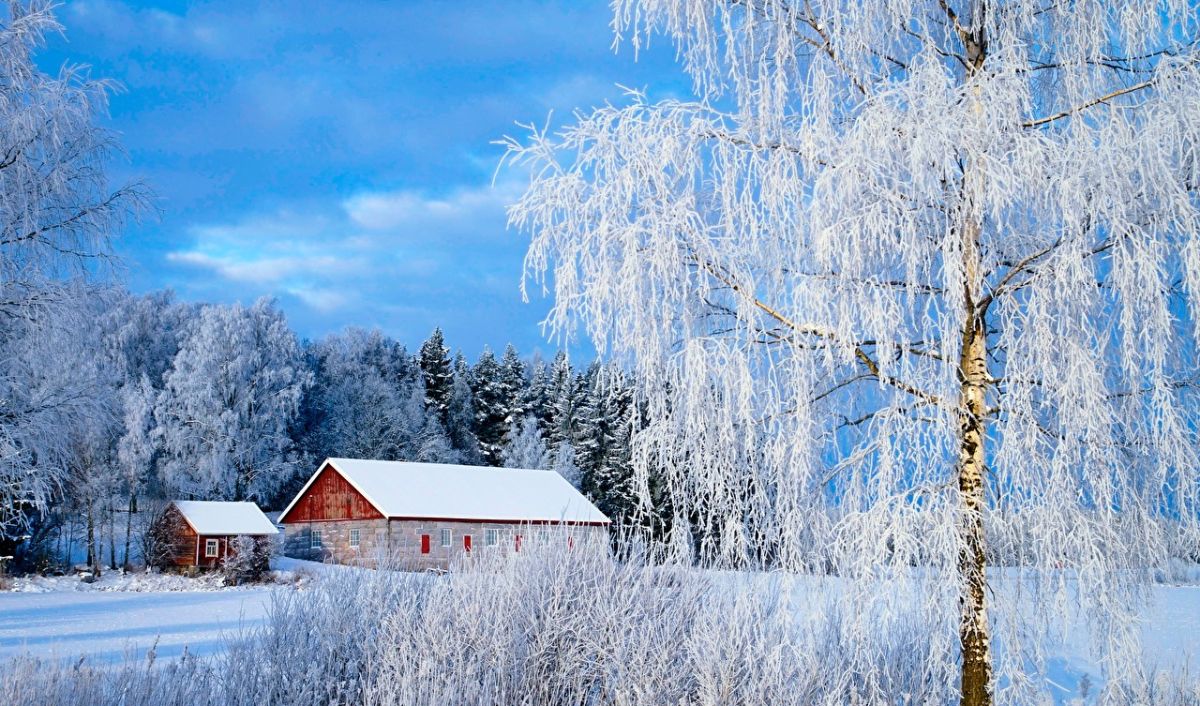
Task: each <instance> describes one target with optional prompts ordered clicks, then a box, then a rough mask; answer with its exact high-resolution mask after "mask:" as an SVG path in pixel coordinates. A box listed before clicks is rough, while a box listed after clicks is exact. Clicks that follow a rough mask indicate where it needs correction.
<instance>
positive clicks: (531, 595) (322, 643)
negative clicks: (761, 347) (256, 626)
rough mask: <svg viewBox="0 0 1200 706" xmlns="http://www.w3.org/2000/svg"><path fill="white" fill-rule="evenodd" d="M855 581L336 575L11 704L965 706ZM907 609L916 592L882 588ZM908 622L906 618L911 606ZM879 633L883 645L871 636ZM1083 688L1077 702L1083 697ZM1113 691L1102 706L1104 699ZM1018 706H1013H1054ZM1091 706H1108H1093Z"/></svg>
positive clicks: (28, 682)
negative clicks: (261, 620)
mask: <svg viewBox="0 0 1200 706" xmlns="http://www.w3.org/2000/svg"><path fill="white" fill-rule="evenodd" d="M843 582H844V579H842V578H838V577H827V576H797V575H789V574H782V573H734V572H713V571H702V570H698V569H695V568H693V567H690V566H685V565H681V564H672V563H664V562H661V561H658V560H656V558H655V557H652V556H649V555H647V554H646V553H644V552H639V551H638V550H636V549H634V550H631V551H630V552H629V560H627V561H625V560H623V561H616V560H614V559H613V558H612V557H611V556H610V555H609V554H608V552H607V551H605V550H604V549H603V548H593V549H587V550H584V549H582V548H577V549H576V550H575V551H572V552H562V551H559V550H552V549H544V548H538V547H533V546H530V547H529V549H528V550H523V551H522V552H521V554H519V555H515V556H510V557H508V558H504V557H502V556H500V555H489V554H487V553H485V552H478V553H477V554H476V556H474V557H472V558H470V559H469V560H468V562H467V563H463V564H460V565H459V566H457V567H455V570H454V571H453V572H451V573H449V574H447V575H444V576H432V575H426V574H411V573H402V572H391V571H380V572H372V571H356V570H336V571H332V572H330V573H329V574H328V575H324V576H323V578H322V579H321V580H320V581H318V582H316V583H315V584H313V585H312V587H311V588H310V589H307V590H298V591H283V592H280V593H279V594H278V596H277V599H276V601H275V603H274V606H273V608H272V610H271V612H270V614H269V616H268V620H267V622H266V625H265V626H264V627H263V628H262V629H260V630H258V631H256V632H254V633H252V634H249V635H246V636H243V637H241V638H240V639H237V640H234V641H231V642H230V643H229V644H228V645H227V647H226V649H225V650H224V651H223V652H221V653H220V654H218V655H216V656H214V657H212V658H208V659H198V658H195V657H190V656H188V657H184V658H181V659H175V660H171V661H169V662H159V663H157V664H154V665H153V667H154V668H148V665H147V664H146V662H145V661H141V660H136V659H130V660H128V661H127V662H125V663H124V664H122V665H118V666H116V667H108V666H103V665H92V664H90V663H89V662H87V661H86V660H85V661H80V662H78V663H62V664H59V663H54V664H50V663H45V662H38V661H36V660H30V659H22V660H17V661H15V662H13V663H10V664H8V665H4V666H3V667H0V703H20V704H29V705H30V706H43V705H45V706H49V705H50V704H54V705H55V706H72V705H74V704H80V705H82V704H88V705H89V706H92V705H94V704H118V703H119V704H130V705H131V706H138V705H141V704H145V705H146V706H149V705H151V704H183V703H186V704H196V705H197V706H209V705H211V706H216V705H217V704H222V705H224V704H234V705H237V704H247V705H249V704H282V705H292V704H306V705H307V704H363V705H365V706H392V705H395V704H406V705H421V704H481V705H482V704H486V705H487V706H503V705H507V704H522V705H538V704H554V705H558V704H589V705H590V704H595V705H601V704H604V705H614V706H616V705H621V706H623V705H626V704H639V705H644V706H668V705H671V706H674V705H677V704H690V705H695V706H718V705H721V706H723V705H725V704H741V705H745V706H767V705H771V706H775V705H787V704H795V705H797V706H800V705H803V706H814V705H823V704H830V705H832V704H837V705H838V706H841V705H843V704H949V703H955V702H957V699H958V695H957V684H956V683H954V682H953V680H951V681H947V680H946V679H945V672H944V670H943V669H942V667H941V661H942V659H943V657H942V655H943V654H944V651H945V650H946V649H947V646H946V645H945V644H942V643H939V642H938V641H937V640H931V639H930V638H929V635H930V634H931V630H930V626H929V625H928V624H926V623H925V618H923V617H922V614H921V613H920V612H916V611H908V610H905V609H903V608H897V609H896V610H895V611H894V612H892V613H890V614H886V615H883V614H881V615H874V616H871V620H870V621H863V620H859V619H855V618H857V617H858V616H851V615H849V613H851V612H853V611H854V610H855V609H856V608H855V606H854V605H853V604H852V603H850V602H849V601H848V600H847V598H846V596H847V594H846V592H845V590H844V584H843ZM881 590H885V591H888V592H891V593H892V594H895V593H896V592H897V591H899V590H903V588H902V587H899V586H895V585H892V586H881ZM897 605H902V602H897ZM867 622H869V623H870V624H873V625H874V626H875V628H874V629H873V630H872V631H871V632H863V631H862V630H861V629H860V626H861V625H863V624H864V623H867ZM1067 686H1068V687H1070V686H1071V685H1067ZM1104 687H1105V685H1104V684H1093V685H1092V686H1091V687H1090V688H1089V694H1090V697H1091V698H1092V699H1094V698H1095V697H1097V696H1098V695H1100V694H1102V693H1103V689H1104ZM1127 687H1128V688H1127V689H1126V690H1125V691H1122V692H1120V693H1119V694H1117V695H1118V696H1119V697H1120V698H1121V699H1122V701H1121V702H1129V703H1143V704H1151V705H1154V706H1183V705H1184V704H1194V703H1197V698H1198V697H1200V682H1198V681H1196V680H1195V679H1194V678H1193V677H1190V676H1188V675H1186V674H1173V673H1166V672H1162V673H1158V674H1154V675H1151V676H1149V677H1147V679H1146V680H1145V681H1143V682H1141V683H1138V684H1131V685H1127ZM1027 696H1028V695H1021V696H1019V697H1014V696H1012V694H1011V693H1008V692H1005V691H1003V690H1002V691H1001V692H1000V694H999V697H1000V699H1001V700H1002V701H1006V702H1008V703H1021V704H1026V703H1039V699H1041V698H1049V695H1048V694H1041V695H1040V696H1035V697H1034V698H1032V699H1030V698H1026V697H1027ZM1087 703H1093V701H1092V700H1090V699H1089V701H1087Z"/></svg>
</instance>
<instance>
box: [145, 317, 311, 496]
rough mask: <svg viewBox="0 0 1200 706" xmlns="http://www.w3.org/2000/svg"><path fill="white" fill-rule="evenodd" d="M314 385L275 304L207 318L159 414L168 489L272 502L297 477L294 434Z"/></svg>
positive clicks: (169, 383) (168, 385) (192, 333)
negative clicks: (292, 426) (303, 401)
mask: <svg viewBox="0 0 1200 706" xmlns="http://www.w3.org/2000/svg"><path fill="white" fill-rule="evenodd" d="M311 377H312V376H311V374H310V373H309V372H308V371H307V370H306V369H305V368H304V366H303V359H302V358H301V355H300V345H299V343H298V342H297V341H296V337H295V335H294V334H293V333H292V332H291V330H290V329H289V328H288V327H287V322H286V321H285V320H284V318H283V314H282V313H280V312H279V311H278V310H277V309H276V308H275V306H274V303H273V302H272V301H271V300H269V299H260V300H259V301H257V302H256V303H255V304H254V305H253V306H251V307H248V308H247V307H243V306H241V305H234V306H231V307H221V306H207V307H204V308H203V309H201V310H200V313H199V314H198V316H197V318H196V320H195V321H194V322H193V323H192V327H191V328H190V330H189V331H188V334H187V335H186V336H185V338H184V341H183V343H182V345H181V346H180V348H179V353H178V354H177V355H176V356H175V360H174V364H173V366H172V368H171V370H170V371H169V372H168V373H167V375H166V378H165V381H164V389H163V391H162V393H161V394H160V395H159V399H158V403H157V405H156V407H155V410H154V416H155V420H156V421H157V424H158V426H157V432H156V433H157V434H158V435H159V437H160V439H161V446H162V449H163V452H164V454H165V456H166V458H165V459H164V461H163V463H162V465H161V466H160V470H161V473H162V475H163V481H164V484H165V485H166V486H167V487H169V488H171V489H173V490H174V491H175V492H177V493H186V494H195V495H198V496H202V497H212V498H224V499H232V500H243V499H251V500H259V501H262V502H270V501H271V500H273V499H274V495H275V494H276V493H278V492H279V490H280V488H281V487H283V485H284V484H285V483H286V482H287V481H289V480H291V477H292V475H293V473H294V470H295V469H294V468H293V462H292V459H291V458H290V456H289V452H290V451H291V448H292V441H291V437H290V436H289V434H288V432H289V426H290V424H292V423H293V422H294V420H295V419H296V415H297V413H298V411H299V405H300V397H301V394H302V392H303V390H304V388H305V387H306V386H308V385H309V384H310V382H311Z"/></svg>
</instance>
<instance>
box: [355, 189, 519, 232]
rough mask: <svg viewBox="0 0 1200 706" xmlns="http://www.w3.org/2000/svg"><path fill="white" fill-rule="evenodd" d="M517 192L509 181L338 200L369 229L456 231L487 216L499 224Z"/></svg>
mask: <svg viewBox="0 0 1200 706" xmlns="http://www.w3.org/2000/svg"><path fill="white" fill-rule="evenodd" d="M517 194H518V189H517V187H516V185H515V184H514V183H512V182H504V183H500V184H498V185H496V186H494V187H493V186H485V187H474V188H464V189H457V190H455V191H453V192H451V193H449V194H447V195H445V196H429V195H426V194H422V193H421V192H418V191H412V190H407V189H406V190H399V191H371V192H365V193H360V194H356V195H354V196H352V197H350V198H348V199H346V200H345V201H343V202H342V208H343V209H345V212H346V215H347V216H348V217H349V218H350V221H351V222H352V223H354V224H355V225H358V226H360V227H362V228H366V229H369V230H375V231H378V230H390V229H396V228H402V227H412V226H422V227H424V226H440V227H441V228H443V229H447V230H456V229H458V228H459V227H462V226H472V225H476V224H478V223H479V221H480V220H483V219H487V220H489V221H491V222H493V223H497V222H498V223H500V224H503V222H504V220H503V219H504V208H505V206H506V205H507V204H509V203H512V201H513V200H514V199H515V198H516V196H517Z"/></svg>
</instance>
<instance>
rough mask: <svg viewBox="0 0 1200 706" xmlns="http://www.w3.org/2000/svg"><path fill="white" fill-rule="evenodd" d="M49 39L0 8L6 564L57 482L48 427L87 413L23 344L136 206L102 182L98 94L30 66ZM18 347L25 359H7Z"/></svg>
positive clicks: (31, 8) (52, 28) (129, 193)
mask: <svg viewBox="0 0 1200 706" xmlns="http://www.w3.org/2000/svg"><path fill="white" fill-rule="evenodd" d="M60 30H61V27H60V26H59V25H58V23H57V22H56V20H55V19H54V16H53V14H52V12H51V3H48V2H30V3H22V2H12V3H7V4H6V5H5V6H4V8H3V9H0V349H3V350H4V360H5V365H4V366H3V368H2V369H0V554H11V551H12V550H13V549H14V546H15V544H16V543H17V541H18V540H19V538H20V536H21V535H22V533H23V532H24V531H25V530H26V529H28V520H29V519H30V517H31V516H32V514H36V513H38V512H40V511H41V510H43V509H44V508H45V506H46V503H47V500H48V499H49V498H50V497H51V496H52V494H53V493H54V492H55V491H56V489H57V487H58V486H59V485H60V483H61V480H62V477H61V474H59V473H57V472H55V471H54V469H58V470H59V471H61V470H62V466H61V464H59V463H57V461H56V460H55V459H56V458H58V455H57V452H58V451H61V450H62V443H63V442H62V435H61V434H60V433H58V431H59V430H56V428H55V426H56V425H59V424H62V423H64V422H69V421H70V420H71V419H78V418H79V417H78V416H76V414H77V413H85V412H84V408H85V407H87V404H86V403H85V402H83V401H82V400H81V399H80V398H79V397H78V396H76V393H77V392H78V389H77V388H76V387H75V386H74V385H73V384H72V383H71V382H68V380H73V379H76V378H75V377H71V378H67V379H64V380H63V382H62V383H61V384H59V385H57V386H55V385H54V384H53V383H52V382H51V381H52V380H53V378H51V377H50V375H51V374H52V373H53V372H56V369H55V366H56V365H57V363H56V362H52V361H51V360H50V359H52V358H54V354H53V353H52V352H50V351H42V350H39V349H37V348H30V347H28V345H27V344H28V343H30V342H31V341H33V340H35V339H39V338H40V339H41V340H42V341H43V342H44V341H45V337H46V336H51V337H52V336H53V331H49V330H48V329H53V328H54V324H52V323H48V322H47V321H46V316H45V315H46V311H47V309H48V308H49V307H51V306H53V305H55V304H62V303H64V302H67V301H68V300H70V299H71V297H73V296H76V295H83V296H86V292H85V290H82V289H80V288H78V287H74V286H71V285H69V284H68V283H65V282H64V281H63V278H64V275H69V274H80V273H83V272H85V271H86V270H87V268H89V267H94V266H95V265H96V264H97V263H98V262H102V261H103V260H104V258H105V257H106V256H107V254H108V242H109V238H110V237H111V236H112V235H113V234H114V232H115V231H116V230H117V229H118V228H119V226H120V225H121V223H122V222H123V220H124V219H125V218H126V217H127V216H129V215H130V214H131V213H132V212H134V211H136V209H137V208H138V207H139V205H140V204H141V203H142V200H143V197H144V194H143V193H142V191H141V190H140V189H139V188H138V187H136V186H132V187H125V188H120V189H116V190H112V189H111V188H110V186H109V183H108V180H107V178H106V175H105V169H104V165H105V161H106V160H107V159H108V158H109V157H110V156H111V154H112V152H113V151H114V149H115V147H116V145H115V142H114V141H113V136H112V134H111V133H109V132H108V131H106V130H104V129H102V128H101V127H100V126H99V125H98V124H97V118H98V117H99V116H101V115H102V114H103V113H104V111H105V110H106V108H107V91H108V88H109V86H108V85H107V84H106V83H105V82H103V81H96V80H92V79H90V78H88V77H87V76H86V75H85V73H84V72H83V71H82V70H80V69H78V68H74V67H70V66H66V67H64V68H63V69H62V70H61V71H60V73H59V74H58V75H57V76H50V75H47V74H46V73H44V72H42V71H41V69H39V68H38V66H37V65H36V64H35V62H34V59H33V53H34V51H35V50H36V49H37V48H38V47H39V46H40V45H41V44H42V43H43V42H44V38H45V36H46V34H48V33H54V32H57V31H60ZM22 348H25V349H26V350H25V352H24V354H23V356H24V357H19V358H13V357H11V356H12V355H13V353H15V352H16V351H17V350H19V349H22ZM31 355H32V356H33V357H32V358H30V357H28V356H31ZM60 429H61V427H60Z"/></svg>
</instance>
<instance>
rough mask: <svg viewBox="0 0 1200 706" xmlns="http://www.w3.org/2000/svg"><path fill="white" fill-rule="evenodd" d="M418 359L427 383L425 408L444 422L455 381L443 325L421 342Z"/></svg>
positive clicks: (423, 377)
mask: <svg viewBox="0 0 1200 706" xmlns="http://www.w3.org/2000/svg"><path fill="white" fill-rule="evenodd" d="M417 359H418V364H419V365H420V366H421V377H422V379H423V381H424V384H425V408H426V409H428V410H430V411H434V412H436V413H437V415H438V418H439V420H441V421H442V422H443V423H444V422H445V421H446V414H447V410H448V409H449V405H450V387H451V385H453V382H454V381H453V375H452V372H451V368H450V349H448V348H446V342H445V340H444V339H443V337H442V329H441V327H438V328H435V329H434V330H433V333H432V334H431V335H430V336H429V340H427V341H425V343H423V344H421V350H420V352H419V353H418V354H417Z"/></svg>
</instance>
